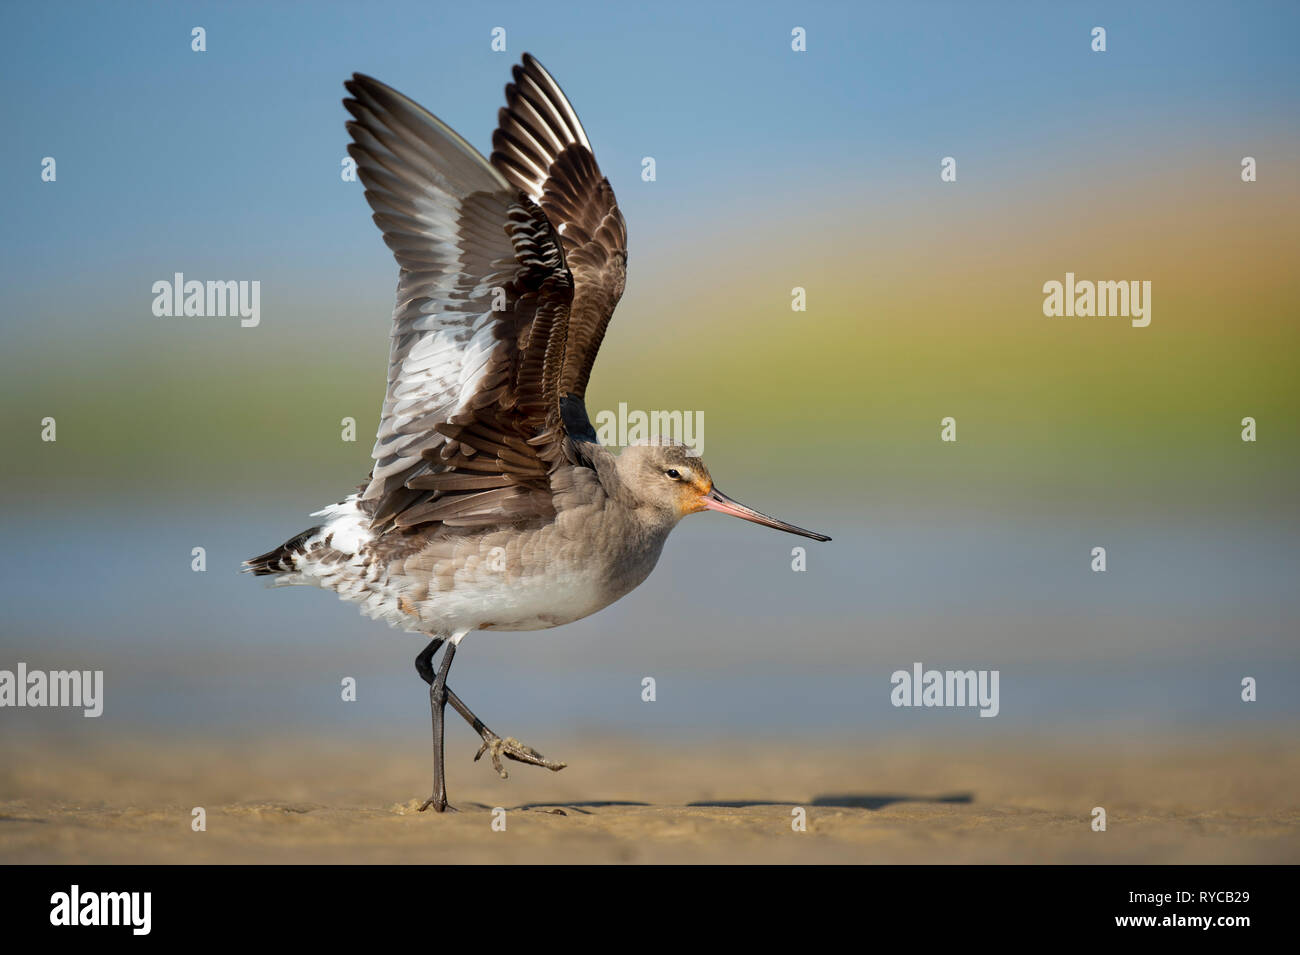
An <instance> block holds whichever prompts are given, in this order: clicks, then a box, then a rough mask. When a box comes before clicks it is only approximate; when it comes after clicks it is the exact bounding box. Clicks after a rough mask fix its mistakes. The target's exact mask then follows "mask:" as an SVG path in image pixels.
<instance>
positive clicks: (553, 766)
mask: <svg viewBox="0 0 1300 955" xmlns="http://www.w3.org/2000/svg"><path fill="white" fill-rule="evenodd" d="M484 753H487V754H488V755H489V756H491V757H492V768H493V769H495V770H496V771H497V775H498V776H500V777H501V778H502V779H509V778H510V774H509V773H507V772H506V769H505V767H504V766H502V765H501V757H502V756H504V757H505V758H506V759H513V760H514V761H515V762H517V763H527V764H528V765H530V766H542V767H544V768H546V769H549V770H550V771H551V772H553V773H558V772H559V771H560V770H562V769H563V768H564V767H565V766H567V765H568V763H561V762H558V761H555V760H550V759H547V758H546V757H545V756H543V755H542V754H541V753H539V752H537V750H535V749H533V748H532V747H531V746H526V745H525V744H523V743H521V742H519V740H517V739H515V738H514V737H513V736H507V737H506V738H505V739H502V738H501V737H500V736H498V735H497V734H496V733H493V732H492V731H491V730H488V731H487V732H485V733H484V734H483V745H482V746H480V747H479V748H478V752H477V753H475V754H474V762H476V763H477V762H478V761H479V759H480V758H481V757H482V756H483V754H484Z"/></svg>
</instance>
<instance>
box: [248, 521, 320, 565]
mask: <svg viewBox="0 0 1300 955" xmlns="http://www.w3.org/2000/svg"><path fill="white" fill-rule="evenodd" d="M319 533H320V528H319V527H311V528H308V529H307V530H305V531H303V532H302V533H301V534H299V535H297V536H296V537H292V538H290V539H289V540H287V541H285V542H284V543H283V544H281V545H280V546H279V547H277V548H275V549H274V550H268V551H267V552H266V553H265V554H261V555H259V556H257V557H251V558H249V559H248V560H246V561H244V573H246V574H247V573H251V574H253V575H254V576H257V577H266V576H269V575H272V574H285V573H291V572H292V571H294V570H296V569H297V568H296V567H295V565H294V558H296V557H301V556H302V555H303V554H305V553H307V541H308V540H310V539H311V538H312V537H315V536H316V535H317V534H319Z"/></svg>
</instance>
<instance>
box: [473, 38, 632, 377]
mask: <svg viewBox="0 0 1300 955" xmlns="http://www.w3.org/2000/svg"><path fill="white" fill-rule="evenodd" d="M492 150H493V151H492V165H493V166H495V167H496V168H497V169H498V170H499V171H500V173H501V175H503V176H504V177H505V178H506V179H508V180H509V181H510V182H511V184H512V185H514V186H515V187H516V188H518V189H519V190H521V191H522V192H523V193H525V194H526V195H527V196H529V197H530V198H531V199H532V200H533V201H534V202H536V203H537V204H538V205H540V206H541V208H542V211H543V212H544V213H546V218H547V219H549V220H550V221H551V224H552V225H554V226H555V229H556V232H557V233H558V234H559V236H560V242H561V243H562V245H563V247H564V256H565V261H566V263H567V265H568V267H569V271H570V272H571V273H572V274H573V305H572V308H571V310H570V313H569V320H568V328H567V333H566V340H565V348H564V359H563V365H562V367H561V369H560V375H559V382H558V388H559V396H560V397H563V396H565V395H574V396H575V397H577V398H582V397H583V395H584V394H585V393H586V390H587V379H588V378H589V377H590V375H591V366H592V363H593V362H595V360H596V352H597V350H598V349H599V348H600V342H601V340H602V339H603V338H604V337H605V329H606V327H607V326H608V325H609V320H610V317H611V316H612V315H613V314H614V306H615V305H617V304H618V300H619V298H620V296H622V294H623V285H624V279H625V276H626V274H627V225H626V224H625V223H624V221H623V214H622V213H621V212H619V210H618V203H617V202H616V201H615V199H614V190H613V189H612V188H610V185H609V180H608V179H606V178H605V177H604V176H602V175H601V174H600V167H599V166H597V165H596V157H595V155H593V153H592V150H591V143H590V142H589V141H588V140H587V134H586V133H585V132H584V131H583V129H582V124H581V123H580V122H578V114H577V113H575V112H574V110H573V107H572V106H571V105H569V101H568V99H566V98H565V95H564V92H563V91H562V90H561V89H560V86H559V84H558V83H556V82H555V80H554V79H552V78H551V75H550V74H549V73H547V72H546V70H545V69H544V68H543V67H542V64H540V63H538V62H537V60H535V59H534V58H533V57H531V56H529V55H528V54H527V53H525V54H524V58H523V63H522V64H520V65H519V66H516V67H515V68H514V82H513V83H511V84H509V85H508V86H507V87H506V106H505V107H504V108H503V109H502V110H501V113H500V116H499V118H498V126H497V130H496V132H495V133H493V135H492Z"/></svg>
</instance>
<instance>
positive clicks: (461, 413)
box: [244, 54, 830, 812]
mask: <svg viewBox="0 0 1300 955" xmlns="http://www.w3.org/2000/svg"><path fill="white" fill-rule="evenodd" d="M344 86H345V87H346V88H347V90H348V92H349V93H350V94H352V95H351V98H350V99H345V100H344V101H343V105H344V106H345V107H347V110H348V112H349V113H351V114H352V116H353V119H352V120H351V121H350V122H348V124H347V128H348V132H349V133H351V135H352V143H351V145H349V146H348V153H349V154H350V155H351V156H352V158H353V159H355V160H356V163H357V172H358V174H359V175H360V177H361V181H362V182H363V183H364V184H365V187H366V200H367V201H368V202H369V203H370V207H371V208H372V209H373V210H374V220H375V223H376V224H377V225H378V226H379V228H380V231H382V232H383V234H384V241H385V242H387V243H388V245H389V247H390V248H391V249H392V250H393V252H394V254H395V256H396V258H397V264H398V265H399V266H400V268H401V271H400V274H399V277H398V282H397V306H396V308H395V310H394V312H393V332H392V350H391V355H390V359H389V363H388V392H387V396H386V397H385V399H384V407H383V414H382V417H381V420H380V423H379V435H378V437H377V439H376V441H375V447H374V452H373V457H374V466H373V468H372V470H371V472H370V478H369V480H368V481H367V482H366V483H365V484H362V485H361V486H360V487H359V488H358V489H357V492H356V493H354V494H352V495H350V496H349V497H347V498H346V499H345V500H343V501H341V502H340V503H338V504H335V505H333V506H331V507H327V508H325V509H324V510H322V511H318V512H316V515H313V516H318V515H319V516H323V517H324V521H323V522H322V523H321V525H320V526H318V527H313V528H311V529H310V530H307V531H304V532H303V533H301V534H299V535H298V536H297V537H294V538H293V539H292V540H289V541H288V542H286V543H284V544H282V545H281V546H280V547H277V548H276V549H275V550H272V551H270V552H268V553H266V554H263V555H262V556H261V557H255V558H253V559H252V560H249V561H245V562H244V563H245V568H246V569H247V570H251V571H252V572H253V573H254V574H259V575H274V576H275V577H276V578H277V580H276V583H282V584H314V585H317V586H320V587H325V588H328V589H331V590H334V591H337V592H338V594H339V595H340V596H341V597H343V598H344V599H346V600H353V601H356V602H358V603H360V604H361V611H362V613H364V614H366V615H368V616H371V617H374V618H377V619H383V620H386V621H387V622H388V623H390V624H391V625H393V626H395V627H401V628H403V629H405V630H408V631H411V632H413V633H420V634H424V635H426V636H428V637H429V638H430V640H429V645H428V646H427V647H425V648H424V650H423V651H422V652H421V653H420V655H419V656H418V657H416V660H415V668H416V671H417V672H418V673H419V674H420V677H421V678H422V679H423V680H424V681H425V682H426V683H428V684H429V703H430V707H431V709H432V712H433V794H432V795H431V796H430V797H429V798H428V799H427V800H425V802H424V805H422V806H421V807H420V809H421V810H424V809H427V808H428V807H429V806H433V807H434V809H436V810H437V811H438V812H442V811H443V810H444V809H446V808H447V786H446V777H445V774H444V771H443V713H444V709H445V706H446V704H447V703H451V705H452V708H453V709H455V710H456V712H458V713H460V715H461V716H463V717H464V718H465V719H466V720H467V721H468V722H469V724H470V725H471V726H473V727H474V729H475V731H477V732H478V734H479V735H480V736H481V737H482V738H483V745H482V746H481V747H480V748H479V751H478V754H477V755H476V756H475V757H474V758H475V760H477V759H479V757H481V756H482V755H483V754H484V753H485V752H486V753H488V754H489V755H490V757H491V759H492V764H493V766H494V768H495V769H496V770H497V772H498V773H500V774H501V775H502V776H503V777H504V776H505V775H506V772H505V769H504V768H503V767H502V765H501V758H502V757H503V756H504V757H505V758H507V759H513V760H516V761H518V762H522V763H529V764H532V765H534V766H545V767H546V768H547V769H551V770H559V769H563V768H564V765H565V764H564V763H560V762H553V761H551V760H548V759H546V758H545V757H543V756H542V755H541V754H540V753H538V752H537V751H536V750H534V749H533V748H532V747H529V746H525V745H524V744H523V743H520V742H519V741H518V740H516V739H514V738H510V737H508V738H502V737H500V736H498V735H497V734H496V733H494V732H492V731H491V730H490V729H488V728H487V726H486V725H484V723H483V721H482V720H480V719H478V717H476V716H475V715H474V714H473V713H472V712H470V709H469V707H467V706H466V705H465V704H464V702H462V701H461V699H460V698H459V697H458V696H456V694H455V693H453V692H452V691H451V687H449V686H447V672H448V671H449V670H450V669H451V661H452V658H453V657H454V656H455V653H456V648H457V646H459V644H460V641H461V640H462V639H463V638H464V637H465V635H466V634H468V633H470V632H471V631H474V630H542V629H546V628H549V627H558V626H560V625H562V624H566V623H569V622H571V621H574V620H579V619H581V618H582V617H586V616H587V615H589V614H593V613H595V612H596V611H597V610H600V609H601V608H603V607H606V606H608V605H609V604H611V603H613V602H614V601H615V600H617V599H618V598H620V597H622V596H623V595H624V594H626V593H628V592H630V591H631V590H632V589H633V588H635V587H636V586H637V585H638V584H640V583H641V582H642V581H643V580H645V579H646V577H647V576H648V575H649V573H650V571H651V570H652V569H653V568H654V565H655V563H656V561H658V559H659V553H660V551H661V550H662V549H663V545H664V541H665V540H666V539H667V537H668V532H669V531H671V530H672V529H673V527H674V526H676V524H677V522H678V521H679V520H681V519H682V518H683V517H684V516H685V515H687V514H692V513H695V512H697V511H703V510H706V509H708V510H714V511H719V512H721V513H723V514H731V515H734V516H736V517H741V518H744V519H745V520H748V521H754V522H755V523H757V524H764V525H766V526H768V527H775V528H777V529H779V530H783V531H788V532H790V533H792V534H801V535H802V536H804V537H811V538H813V539H814V540H821V541H825V540H830V538H829V537H826V536H824V535H822V534H816V533H813V532H812V531H806V530H804V529H803V528H800V527H795V526H794V525H792V524H787V523H785V522H784V521H778V520H777V519H776V518H773V517H768V516H767V515H766V514H760V513H759V512H758V511H755V510H752V509H751V508H748V507H746V506H745V505H743V504H740V503H738V502H737V501H734V500H732V499H731V498H729V497H727V496H726V495H725V494H723V493H722V492H721V491H719V490H718V489H717V488H716V487H714V486H713V480H712V478H711V477H710V476H709V471H708V468H706V467H705V466H704V462H703V461H701V460H700V459H699V457H697V456H694V455H693V454H691V453H688V452H687V450H686V449H685V448H683V447H681V446H678V445H672V444H666V445H642V446H635V447H630V448H627V449H626V450H624V451H623V452H622V453H621V454H619V455H614V454H613V453H611V452H610V451H609V450H607V449H606V448H604V447H602V446H601V445H600V443H599V441H598V440H597V437H596V433H595V431H594V429H593V428H592V426H591V423H590V421H589V420H588V418H587V411H586V407H585V405H584V404H583V394H584V392H585V391H586V387H587V378H588V376H589V375H590V374H591V366H592V363H593V361H594V360H595V358H596V350H597V349H598V348H599V347H600V342H601V339H602V338H603V337H604V335H605V328H606V326H607V325H608V324H609V320H610V316H611V315H612V314H613V311H614V306H615V305H616V304H617V303H618V300H619V297H620V296H621V295H622V294H623V279H624V275H625V269H626V264H627V229H626V226H625V224H624V222H623V216H622V214H621V213H620V212H619V210H618V205H617V203H616V202H615V201H614V192H613V190H612V189H611V188H610V185H609V181H608V180H607V179H605V178H604V177H603V176H602V175H601V174H600V169H599V167H597V165H596V159H595V156H594V155H593V154H592V150H591V143H590V142H589V141H588V140H587V134H586V133H585V132H584V131H583V128H582V125H581V124H580V123H579V122H578V117H577V114H576V113H575V112H574V111H573V107H572V106H570V105H569V101H568V100H567V99H566V98H565V96H564V93H563V92H561V90H560V87H559V85H558V84H557V83H556V82H555V80H553V79H552V78H551V76H550V74H549V73H547V72H546V70H545V69H543V68H542V65H541V64H540V63H538V62H537V61H536V60H535V59H533V58H532V57H531V56H529V55H527V54H525V55H524V58H523V63H522V64H521V65H519V66H516V67H515V68H514V82H513V83H511V84H509V85H508V86H506V106H505V108H504V109H502V110H501V112H500V116H499V125H498V128H497V130H496V132H495V133H494V134H493V136H492V147H493V151H492V159H491V160H490V161H489V160H486V159H484V158H483V157H482V155H480V154H479V153H478V152H477V151H476V150H475V149H474V148H473V147H472V146H470V145H469V143H467V142H465V140H463V139H462V138H461V137H460V136H458V135H456V133H455V132H453V131H452V130H451V129H450V128H449V127H447V126H446V125H445V124H444V123H442V122H441V121H440V120H438V119H437V117H435V116H433V115H432V114H431V113H429V112H428V111H427V110H425V109H423V108H422V107H420V106H418V105H417V104H416V103H414V102H413V101H411V100H409V99H407V98H406V97H405V96H403V95H402V94H401V93H398V92H397V91H395V90H393V89H390V88H389V87H387V86H385V85H384V84H383V83H380V82H378V81H377V80H374V79H371V78H370V77H368V76H362V75H361V74H354V75H353V77H352V79H351V80H350V81H348V82H346V83H344ZM440 647H445V649H444V650H443V656H442V661H441V663H440V664H439V666H438V669H437V672H436V673H435V672H434V667H433V658H434V654H435V653H436V652H437V651H438V649H439V648H440Z"/></svg>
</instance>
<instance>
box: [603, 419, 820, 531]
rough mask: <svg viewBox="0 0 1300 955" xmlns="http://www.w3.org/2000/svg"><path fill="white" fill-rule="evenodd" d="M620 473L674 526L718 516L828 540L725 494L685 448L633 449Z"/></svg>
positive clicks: (620, 463)
mask: <svg viewBox="0 0 1300 955" xmlns="http://www.w3.org/2000/svg"><path fill="white" fill-rule="evenodd" d="M618 472H619V477H620V478H621V479H622V481H623V483H624V485H626V486H627V488H628V489H629V490H630V491H631V492H632V494H633V496H634V497H635V498H636V500H637V503H639V504H641V505H643V506H648V507H651V508H654V509H655V510H656V511H657V512H659V513H660V514H661V515H663V517H664V518H666V519H668V520H669V521H671V522H672V523H674V524H675V523H676V522H677V521H679V520H681V519H682V518H683V517H685V516H686V515H687V514H696V513H698V512H700V511H718V512H719V513H721V514H730V515H731V516H732V517H740V518H743V519H745V520H747V521H753V522H754V523H755V524H762V525H763V526H764V527H774V528H776V529H777V530H779V531H785V532H787V533H789V534H798V535H800V536H802V537H811V538H812V539H813V540H819V541H828V540H830V538H829V537H827V536H826V535H825V534H818V533H816V532H815V531H808V530H804V529H803V528H802V527H795V526H794V525H793V524H787V523H786V522H785V521H779V520H777V519H776V518H775V517H768V516H767V515H766V514H762V513H760V512H758V511H756V510H754V509H753V508H750V507H746V506H745V505H744V504H741V503H740V502H739V501H736V500H733V499H732V498H730V497H728V496H727V495H725V494H723V493H722V492H721V491H719V490H718V489H717V488H716V487H714V485H713V477H712V475H710V474H709V469H708V467H707V466H706V465H705V463H704V460H703V459H702V458H701V457H700V456H699V455H698V454H696V453H695V452H693V451H692V450H690V449H689V448H687V447H686V446H685V445H681V444H669V443H660V444H639V445H633V446H631V447H629V448H626V449H624V451H623V453H622V454H621V455H619V458H618Z"/></svg>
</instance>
